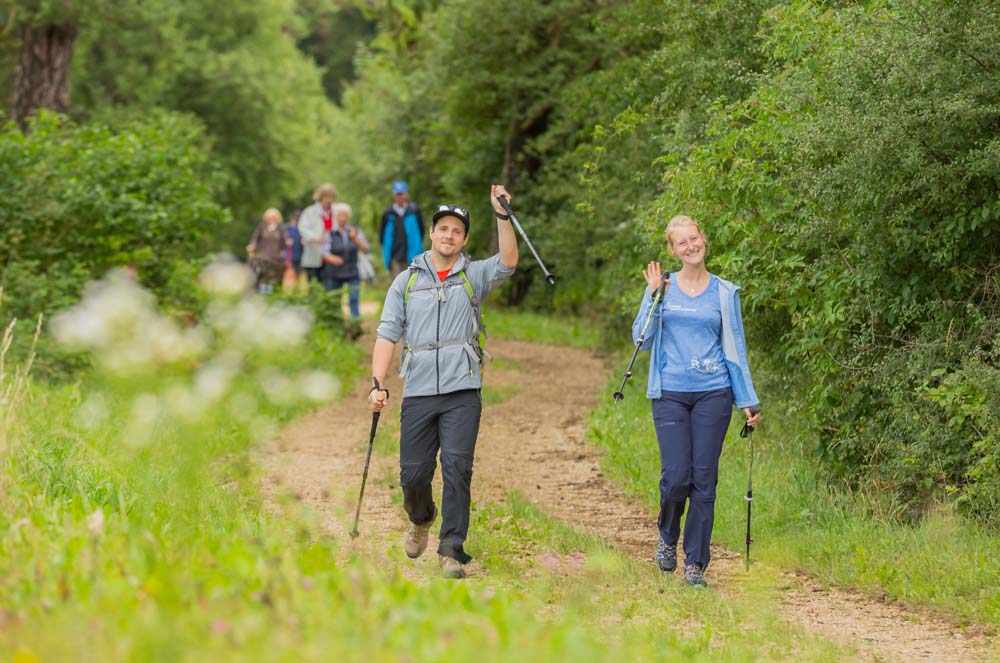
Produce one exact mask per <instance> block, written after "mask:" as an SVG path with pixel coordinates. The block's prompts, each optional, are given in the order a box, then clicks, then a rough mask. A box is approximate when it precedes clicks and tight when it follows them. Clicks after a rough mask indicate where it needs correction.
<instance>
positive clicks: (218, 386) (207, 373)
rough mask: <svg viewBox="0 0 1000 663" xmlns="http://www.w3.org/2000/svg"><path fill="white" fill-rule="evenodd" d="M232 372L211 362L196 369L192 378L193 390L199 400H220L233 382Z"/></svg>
mask: <svg viewBox="0 0 1000 663" xmlns="http://www.w3.org/2000/svg"><path fill="white" fill-rule="evenodd" d="M233 373H234V370H233V369H232V368H231V367H230V366H226V365H224V364H222V363H220V362H213V363H211V364H207V365H205V366H203V367H202V368H200V369H198V372H197V373H196V374H195V376H194V389H195V392H196V393H197V395H198V397H199V398H202V399H204V400H205V401H208V402H213V401H217V400H219V399H220V398H222V397H223V396H224V395H225V393H226V391H227V390H228V389H229V384H230V383H231V382H232V380H233Z"/></svg>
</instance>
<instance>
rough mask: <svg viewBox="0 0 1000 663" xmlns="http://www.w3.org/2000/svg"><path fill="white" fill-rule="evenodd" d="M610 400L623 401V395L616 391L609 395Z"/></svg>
mask: <svg viewBox="0 0 1000 663" xmlns="http://www.w3.org/2000/svg"><path fill="white" fill-rule="evenodd" d="M611 398H613V399H615V400H616V401H623V400H625V394H623V393H622V392H620V391H616V392H615V393H613V394H611Z"/></svg>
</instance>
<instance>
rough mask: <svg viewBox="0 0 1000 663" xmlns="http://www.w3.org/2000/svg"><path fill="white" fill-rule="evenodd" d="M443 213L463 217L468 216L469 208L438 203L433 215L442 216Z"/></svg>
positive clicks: (466, 217)
mask: <svg viewBox="0 0 1000 663" xmlns="http://www.w3.org/2000/svg"><path fill="white" fill-rule="evenodd" d="M445 214H454V215H456V216H458V217H460V218H463V219H468V218H469V210H467V209H465V208H464V207H459V206H458V205H438V208H437V212H435V213H434V216H444V215H445Z"/></svg>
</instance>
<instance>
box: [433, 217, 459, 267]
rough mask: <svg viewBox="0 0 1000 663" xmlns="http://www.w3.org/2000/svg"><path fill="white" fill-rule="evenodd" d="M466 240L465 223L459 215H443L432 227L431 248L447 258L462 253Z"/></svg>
mask: <svg viewBox="0 0 1000 663" xmlns="http://www.w3.org/2000/svg"><path fill="white" fill-rule="evenodd" d="M465 240H466V236H465V224H463V223H462V220H461V219H459V218H458V217H455V216H443V217H441V218H440V219H438V222H437V223H436V224H434V227H433V228H431V249H433V250H434V252H435V253H437V254H438V255H441V256H444V257H445V258H451V257H452V256H455V255H458V254H459V253H461V251H462V249H463V248H465Z"/></svg>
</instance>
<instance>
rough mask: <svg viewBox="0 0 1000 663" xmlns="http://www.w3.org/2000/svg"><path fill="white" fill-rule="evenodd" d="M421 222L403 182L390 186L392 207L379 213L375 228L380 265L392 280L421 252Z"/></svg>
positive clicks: (422, 219)
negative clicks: (376, 228)
mask: <svg viewBox="0 0 1000 663" xmlns="http://www.w3.org/2000/svg"><path fill="white" fill-rule="evenodd" d="M424 234H425V233H424V218H423V217H422V216H421V215H420V208H419V207H417V206H416V204H415V203H413V202H412V201H411V200H410V188H409V187H408V186H407V184H406V182H403V181H402V180H397V181H395V182H393V183H392V204H391V205H389V207H387V208H386V210H385V212H383V213H382V221H381V222H380V223H379V227H378V237H379V242H381V244H382V262H383V263H384V264H385V268H386V269H387V270H388V271H389V273H390V274H392V277H393V278H396V275H397V274H399V273H400V272H402V271H403V270H404V269H406V268H407V267H409V265H410V263H411V262H413V259H414V258H416V257H417V256H418V255H420V254H421V253H423V252H424Z"/></svg>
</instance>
